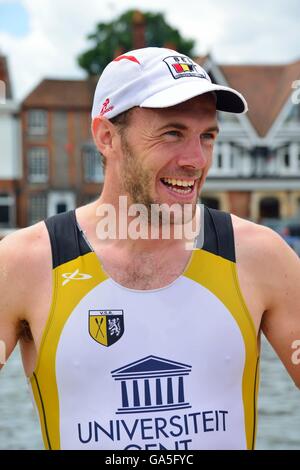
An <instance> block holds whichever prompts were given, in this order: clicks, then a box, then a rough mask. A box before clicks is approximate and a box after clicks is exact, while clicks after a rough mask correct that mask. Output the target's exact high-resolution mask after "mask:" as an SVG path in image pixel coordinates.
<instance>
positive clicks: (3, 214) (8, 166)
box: [0, 54, 22, 239]
mask: <svg viewBox="0 0 300 470" xmlns="http://www.w3.org/2000/svg"><path fill="white" fill-rule="evenodd" d="M17 113H18V105H17V103H16V102H15V101H14V100H13V96H12V87H11V80H10V76H9V71H8V65H7V58H6V57H5V56H3V55H1V54H0V142H1V147H0V148H1V150H0V239H1V237H3V236H4V235H5V234H7V233H9V232H10V231H13V230H14V229H15V228H16V223H17V213H16V207H17V199H18V185H19V180H20V178H21V173H22V172H21V151H20V146H21V134H20V128H19V121H18V117H17Z"/></svg>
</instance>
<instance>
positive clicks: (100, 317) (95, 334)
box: [89, 310, 124, 346]
mask: <svg viewBox="0 0 300 470" xmlns="http://www.w3.org/2000/svg"><path fill="white" fill-rule="evenodd" d="M123 314H124V312H123V310H89V334H90V336H91V337H92V338H93V339H94V340H95V341H97V343H99V344H102V346H111V345H112V344H114V343H116V342H117V341H118V340H119V339H120V338H121V336H122V335H123V333H124V315H123Z"/></svg>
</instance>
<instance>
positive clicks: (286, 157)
mask: <svg viewBox="0 0 300 470" xmlns="http://www.w3.org/2000/svg"><path fill="white" fill-rule="evenodd" d="M283 162H284V166H285V167H286V168H288V167H289V166H290V154H289V152H288V150H287V151H286V152H285V153H284V155H283Z"/></svg>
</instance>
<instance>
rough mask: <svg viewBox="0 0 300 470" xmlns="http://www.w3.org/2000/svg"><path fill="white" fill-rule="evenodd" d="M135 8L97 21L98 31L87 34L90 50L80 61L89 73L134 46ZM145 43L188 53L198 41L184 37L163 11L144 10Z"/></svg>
mask: <svg viewBox="0 0 300 470" xmlns="http://www.w3.org/2000/svg"><path fill="white" fill-rule="evenodd" d="M135 13H136V11H135V10H128V11H126V12H125V13H123V14H122V15H121V16H119V17H118V18H117V19H116V20H114V21H111V22H108V23H98V24H97V26H96V30H95V32H93V33H92V34H89V35H88V39H89V40H90V41H91V42H92V43H93V45H92V47H91V49H89V50H87V51H85V52H83V53H82V54H80V55H79V57H78V59H77V60H78V64H79V65H80V67H82V68H83V69H84V70H86V71H87V73H88V75H99V74H100V73H101V72H102V71H103V69H104V68H105V67H106V65H107V64H108V63H109V62H111V61H112V60H113V59H114V58H115V57H116V55H118V54H119V53H120V54H121V53H123V52H126V51H130V50H132V49H134V44H133V18H134V15H135ZM142 15H143V17H144V21H145V24H146V27H145V46H146V47H149V46H152V47H153V46H156V47H171V48H173V49H176V50H178V51H179V52H181V53H183V54H186V55H193V48H194V44H195V41H194V40H193V39H185V38H183V37H182V36H181V34H180V32H179V31H178V30H177V29H175V28H173V27H172V26H170V25H169V24H168V23H167V22H166V21H165V18H164V15H163V14H162V13H153V12H143V13H142Z"/></svg>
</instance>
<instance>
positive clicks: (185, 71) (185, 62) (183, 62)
mask: <svg viewBox="0 0 300 470" xmlns="http://www.w3.org/2000/svg"><path fill="white" fill-rule="evenodd" d="M163 60H164V62H165V63H166V64H167V66H168V68H169V70H170V72H171V74H172V75H173V78H175V79H177V78H182V77H198V78H205V79H206V80H209V78H208V75H207V74H206V72H205V71H204V70H203V69H202V68H201V67H200V66H199V65H198V64H196V63H195V62H193V61H192V60H191V59H190V58H189V57H186V56H170V57H166V58H165V59H163Z"/></svg>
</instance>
